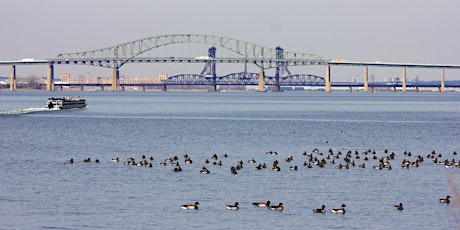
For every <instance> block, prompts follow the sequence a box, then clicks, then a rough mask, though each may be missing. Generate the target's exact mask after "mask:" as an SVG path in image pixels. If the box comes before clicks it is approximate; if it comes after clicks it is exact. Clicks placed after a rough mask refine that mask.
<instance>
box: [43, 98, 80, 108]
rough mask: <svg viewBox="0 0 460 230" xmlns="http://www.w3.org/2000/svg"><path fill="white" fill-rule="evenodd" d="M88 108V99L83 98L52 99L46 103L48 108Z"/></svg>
mask: <svg viewBox="0 0 460 230" xmlns="http://www.w3.org/2000/svg"><path fill="white" fill-rule="evenodd" d="M85 106H86V99H85V98H84V97H83V98H81V97H77V98H74V97H50V98H48V102H47V103H46V108H48V109H52V108H59V109H74V108H83V107H85Z"/></svg>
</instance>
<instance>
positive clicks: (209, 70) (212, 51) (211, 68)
mask: <svg viewBox="0 0 460 230" xmlns="http://www.w3.org/2000/svg"><path fill="white" fill-rule="evenodd" d="M208 57H209V60H207V61H206V66H205V67H204V69H203V71H201V74H200V75H201V76H209V75H210V78H211V89H210V90H211V91H212V92H215V91H217V84H216V81H217V75H216V60H214V58H215V57H216V47H211V48H209V49H208Z"/></svg>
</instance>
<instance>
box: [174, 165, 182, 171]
mask: <svg viewBox="0 0 460 230" xmlns="http://www.w3.org/2000/svg"><path fill="white" fill-rule="evenodd" d="M173 172H182V168H181V167H180V166H179V167H176V168H174V169H173Z"/></svg>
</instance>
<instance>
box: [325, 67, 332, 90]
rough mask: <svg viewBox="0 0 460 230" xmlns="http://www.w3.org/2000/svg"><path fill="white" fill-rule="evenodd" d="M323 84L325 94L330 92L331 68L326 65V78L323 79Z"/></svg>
mask: <svg viewBox="0 0 460 230" xmlns="http://www.w3.org/2000/svg"><path fill="white" fill-rule="evenodd" d="M324 80H325V81H326V82H325V84H326V85H325V87H326V88H325V89H324V91H326V92H327V93H329V92H331V66H329V64H326V77H324Z"/></svg>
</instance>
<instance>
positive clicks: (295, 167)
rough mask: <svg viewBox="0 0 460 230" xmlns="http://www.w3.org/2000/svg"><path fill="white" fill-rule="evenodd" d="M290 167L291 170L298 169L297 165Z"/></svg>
mask: <svg viewBox="0 0 460 230" xmlns="http://www.w3.org/2000/svg"><path fill="white" fill-rule="evenodd" d="M289 169H291V170H294V171H295V170H297V165H294V166H291V167H289Z"/></svg>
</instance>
